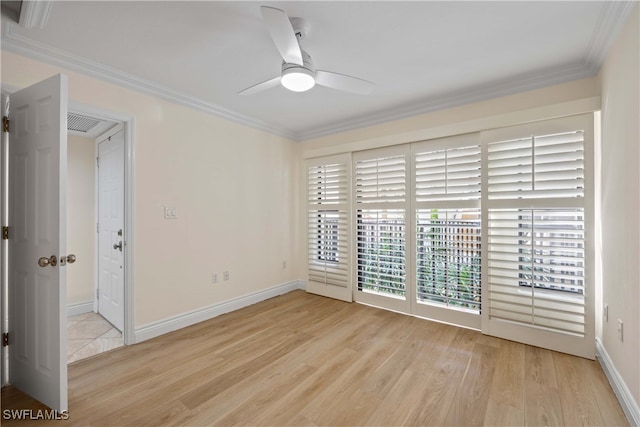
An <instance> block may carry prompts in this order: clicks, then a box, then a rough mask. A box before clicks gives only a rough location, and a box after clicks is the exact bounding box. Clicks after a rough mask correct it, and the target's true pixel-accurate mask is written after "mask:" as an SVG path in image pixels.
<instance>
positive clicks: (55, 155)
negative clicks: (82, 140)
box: [8, 75, 71, 411]
mask: <svg viewBox="0 0 640 427" xmlns="http://www.w3.org/2000/svg"><path fill="white" fill-rule="evenodd" d="M9 119H10V132H9V165H10V166H9V169H10V171H9V268H8V271H9V381H10V383H11V384H13V385H14V386H15V387H17V388H19V389H20V390H22V391H24V392H25V393H27V394H29V395H30V396H32V397H34V398H35V399H37V400H39V401H41V402H42V403H44V404H45V405H47V406H49V407H51V408H52V409H55V410H58V411H66V410H67V354H66V353H67V334H66V270H65V269H66V264H67V261H71V259H68V258H67V254H66V249H67V248H66V244H67V241H66V236H67V229H66V228H67V216H66V180H67V78H66V76H64V75H57V76H54V77H51V78H49V79H47V80H45V81H43V82H40V83H37V84H35V85H33V86H30V87H28V88H26V89H23V90H20V91H18V92H15V93H14V94H12V95H11V97H10V111H9Z"/></svg>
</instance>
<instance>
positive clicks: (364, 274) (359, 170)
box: [354, 152, 407, 298]
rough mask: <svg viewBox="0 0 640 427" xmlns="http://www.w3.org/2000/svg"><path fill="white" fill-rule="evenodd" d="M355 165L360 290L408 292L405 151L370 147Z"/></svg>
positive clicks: (393, 294) (387, 292)
mask: <svg viewBox="0 0 640 427" xmlns="http://www.w3.org/2000/svg"><path fill="white" fill-rule="evenodd" d="M365 156H366V157H365ZM354 165H355V184H356V185H355V199H356V210H357V212H356V216H357V217H356V222H357V245H358V249H357V269H358V275H357V280H358V290H359V291H362V292H369V293H375V294H380V295H386V296H395V297H401V298H405V297H406V279H407V277H406V259H405V257H406V206H405V205H406V203H407V170H406V169H407V164H406V156H405V155H404V154H401V155H393V154H389V155H384V154H383V153H382V152H378V155H376V153H375V152H371V153H366V154H364V155H363V156H362V157H360V158H359V159H358V160H356V161H355V163H354Z"/></svg>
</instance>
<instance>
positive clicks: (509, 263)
mask: <svg viewBox="0 0 640 427" xmlns="http://www.w3.org/2000/svg"><path fill="white" fill-rule="evenodd" d="M482 139H483V143H484V144H485V145H484V148H485V150H486V151H485V156H486V157H485V164H486V170H485V188H486V191H485V193H486V194H485V195H484V200H483V207H484V216H485V217H486V223H487V227H486V229H487V233H486V244H485V245H484V246H485V247H487V251H488V252H487V259H486V268H483V272H485V271H486V274H485V277H486V286H485V289H486V290H488V292H485V294H486V295H487V297H488V298H487V299H486V300H485V301H486V303H485V305H484V307H485V308H486V313H484V315H485V316H486V317H485V318H484V319H483V320H484V321H486V327H483V331H486V332H487V333H489V334H491V335H496V336H500V337H503V338H507V339H517V340H518V341H522V342H525V343H529V344H532V345H536V346H541V347H545V348H550V349H553V350H557V351H562V352H566V353H571V354H576V355H579V356H582V357H588V358H593V357H594V351H595V344H594V343H595V320H594V309H595V304H594V285H593V271H592V266H593V245H592V241H593V239H592V237H591V236H590V233H592V230H593V207H592V206H593V197H592V194H593V178H592V176H593V166H592V165H593V158H592V152H593V148H592V147H593V145H592V141H593V117H592V116H591V115H583V116H575V117H569V118H563V119H555V120H548V121H544V122H540V123H532V124H528V125H522V126H514V127H510V128H505V129H500V130H494V131H488V132H484V133H483V135H482Z"/></svg>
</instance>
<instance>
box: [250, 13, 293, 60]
mask: <svg viewBox="0 0 640 427" xmlns="http://www.w3.org/2000/svg"><path fill="white" fill-rule="evenodd" d="M260 11H261V12H262V19H263V20H264V23H265V25H266V26H267V30H269V34H271V38H272V39H273V43H275V45H276V48H277V49H278V52H280V56H282V59H284V62H288V63H290V64H298V65H303V63H302V50H301V49H300V44H299V43H298V38H297V37H296V33H295V32H294V30H293V26H292V25H291V21H289V17H288V16H287V14H286V13H285V12H284V11H283V10H280V9H276V8H275V7H269V6H261V7H260Z"/></svg>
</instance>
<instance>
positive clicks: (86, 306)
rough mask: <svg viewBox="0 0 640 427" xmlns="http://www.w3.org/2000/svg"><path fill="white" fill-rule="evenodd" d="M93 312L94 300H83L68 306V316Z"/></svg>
mask: <svg viewBox="0 0 640 427" xmlns="http://www.w3.org/2000/svg"><path fill="white" fill-rule="evenodd" d="M91 312H93V301H89V302H81V303H78V304H71V305H68V306H67V317H71V316H77V315H79V314H85V313H91Z"/></svg>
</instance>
